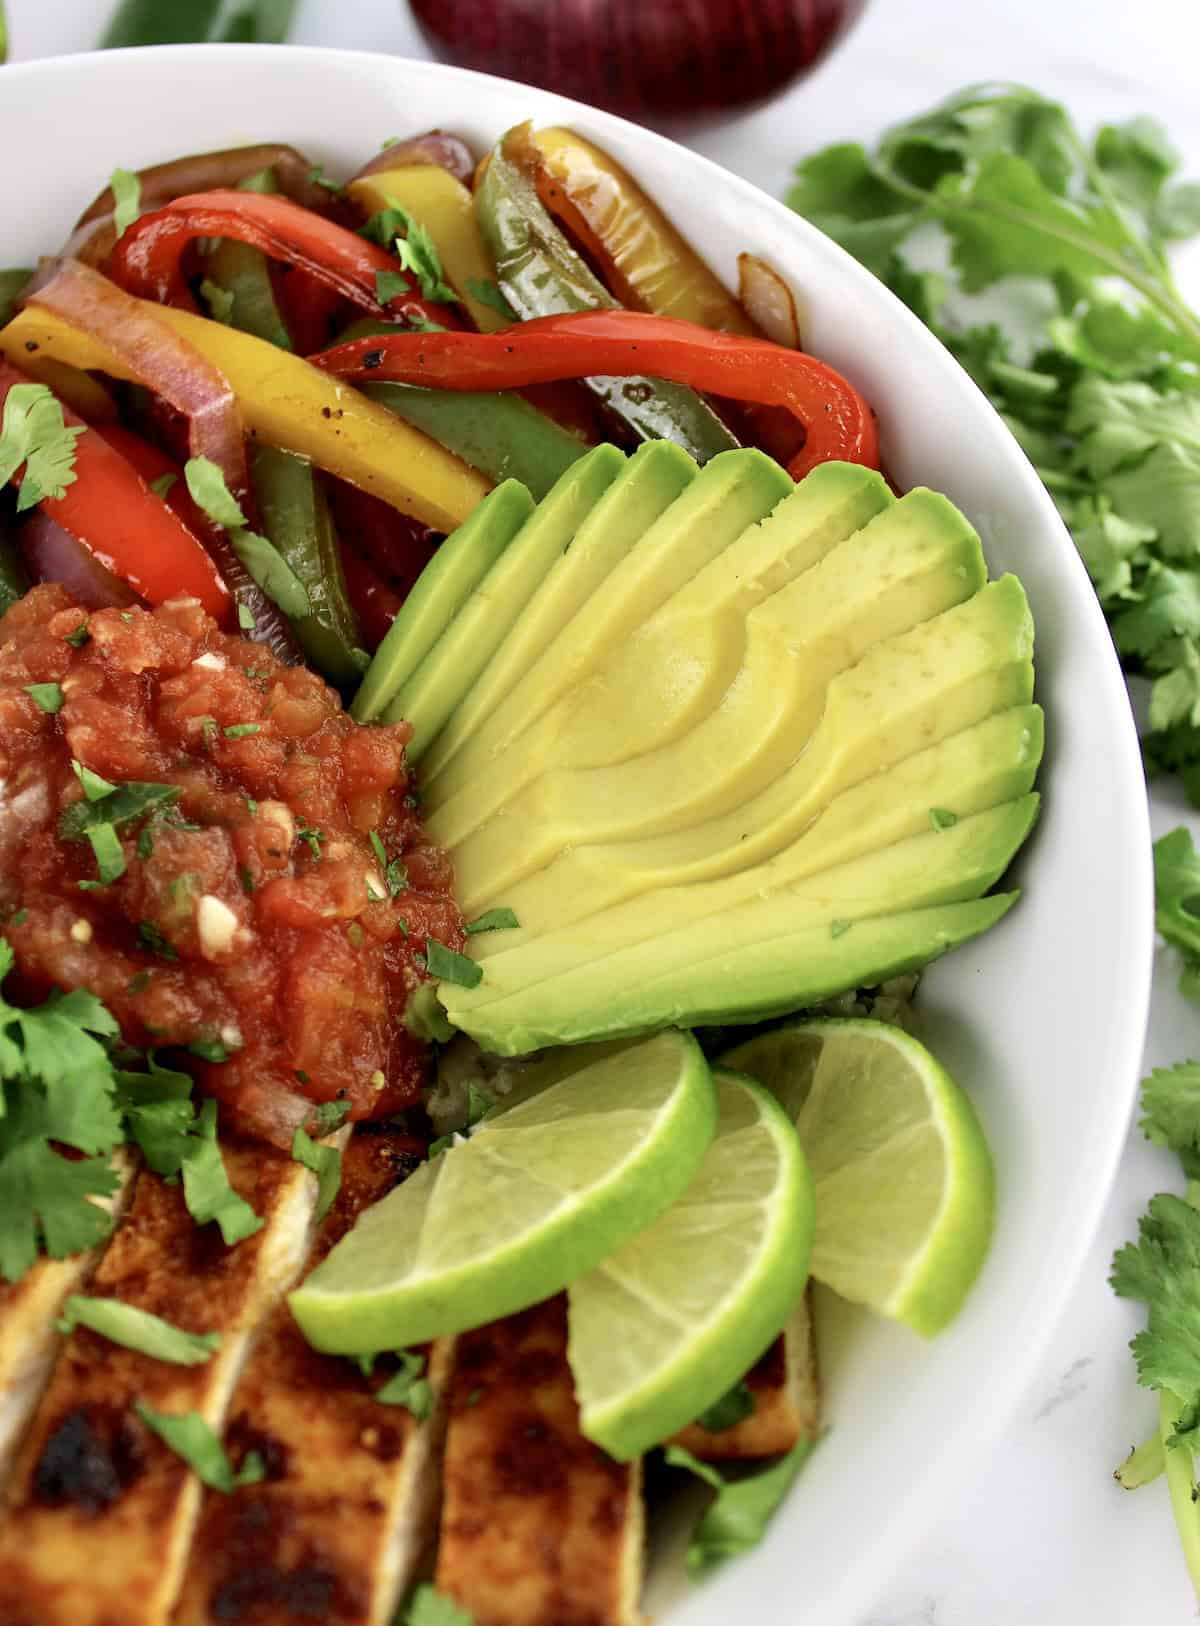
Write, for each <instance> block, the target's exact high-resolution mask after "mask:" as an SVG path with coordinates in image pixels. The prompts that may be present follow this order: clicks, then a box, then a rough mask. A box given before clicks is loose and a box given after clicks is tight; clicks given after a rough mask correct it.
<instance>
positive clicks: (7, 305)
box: [0, 267, 33, 327]
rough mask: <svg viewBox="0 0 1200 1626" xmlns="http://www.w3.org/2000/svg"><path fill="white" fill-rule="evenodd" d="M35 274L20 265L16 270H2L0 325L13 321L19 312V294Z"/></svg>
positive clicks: (0, 281)
mask: <svg viewBox="0 0 1200 1626" xmlns="http://www.w3.org/2000/svg"><path fill="white" fill-rule="evenodd" d="M32 275H33V272H32V271H24V270H22V269H20V267H18V268H17V269H16V270H15V271H0V327H4V326H5V324H6V323H8V322H11V321H12V319H13V317H14V316H15V315H16V314H17V295H18V294H19V293H20V292H21V289H22V288H23V287H24V286H25V284H26V283H27V282H28V281H29V279H30V277H31V276H32Z"/></svg>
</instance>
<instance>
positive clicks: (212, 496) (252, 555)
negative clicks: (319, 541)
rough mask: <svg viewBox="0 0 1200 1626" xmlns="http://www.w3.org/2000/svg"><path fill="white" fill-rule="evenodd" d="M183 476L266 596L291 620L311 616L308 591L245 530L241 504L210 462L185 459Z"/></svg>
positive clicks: (271, 550) (261, 541)
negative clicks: (222, 530)
mask: <svg viewBox="0 0 1200 1626" xmlns="http://www.w3.org/2000/svg"><path fill="white" fill-rule="evenodd" d="M183 477H184V480H185V481H186V483H187V488H188V491H189V492H190V494H191V497H192V501H193V502H194V503H195V504H196V506H197V507H198V508H201V509H203V511H204V513H205V514H206V515H207V516H208V518H209V519H211V520H212V522H213V524H214V525H220V526H221V527H222V528H223V529H224V530H225V531H226V533H227V534H228V536H229V543H230V546H231V547H232V548H233V551H234V552H235V553H236V554H237V556H238V558H239V559H240V560H241V561H242V563H243V564H244V565H245V567H246V569H247V570H248V571H249V573H250V575H251V576H252V577H253V578H254V580H255V581H256V582H257V583H258V585H259V587H261V588H262V590H263V592H264V593H265V594H266V595H267V597H268V598H269V599H271V600H273V601H274V603H276V604H277V605H278V606H279V608H280V609H281V610H282V611H283V613H284V615H286V616H290V617H291V618H292V619H293V620H303V618H304V617H305V616H307V615H311V614H312V602H311V600H310V599H309V596H308V589H307V588H306V587H305V586H304V583H303V582H302V581H301V580H300V578H299V576H297V575H296V572H295V571H294V570H293V569H292V567H291V565H289V564H288V562H287V560H286V559H285V558H284V557H283V555H282V554H281V553H280V552H279V550H278V549H277V548H276V547H275V546H274V545H273V544H272V543H271V542H269V541H268V540H267V538H266V537H265V536H260V535H259V534H258V532H257V531H252V530H250V529H249V528H248V527H247V525H246V516H245V515H244V514H243V513H242V508H241V504H240V503H239V502H238V500H237V498H236V497H235V496H234V495H233V493H232V492H231V491H230V489H229V487H228V486H227V485H226V484H225V476H224V475H223V474H222V473H221V470H220V469H219V468H218V467H217V465H216V464H215V463H214V462H213V461H212V459H211V458H208V457H189V458H188V460H187V462H186V463H185V464H184V466H183Z"/></svg>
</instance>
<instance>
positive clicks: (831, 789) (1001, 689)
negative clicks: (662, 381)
mask: <svg viewBox="0 0 1200 1626" xmlns="http://www.w3.org/2000/svg"><path fill="white" fill-rule="evenodd" d="M1031 649H1032V625H1031V622H1030V618H1029V609H1028V605H1027V603H1026V600H1025V594H1024V592H1023V591H1022V589H1021V585H1020V583H1019V582H1018V581H1017V580H1016V578H1015V577H1004V578H1002V579H1001V580H1000V581H998V582H992V583H990V584H989V585H988V586H987V587H985V588H983V589H982V591H981V592H979V593H976V594H975V595H974V596H973V597H972V598H969V599H968V600H967V601H966V603H964V604H959V605H956V606H955V607H954V608H953V609H950V610H947V611H945V612H944V613H943V614H942V615H940V616H936V617H934V618H933V619H931V620H929V621H925V622H922V623H921V624H920V625H919V626H916V627H913V628H911V629H910V630H909V631H907V632H904V633H900V634H899V635H898V636H896V637H893V638H889V639H886V640H885V641H884V642H882V643H880V644H877V645H875V646H874V647H873V648H872V649H870V650H869V651H868V652H867V653H866V654H865V655H864V656H863V658H862V659H861V660H860V661H859V662H858V663H857V665H855V666H852V667H851V668H850V669H849V670H848V671H845V672H841V673H839V674H838V675H837V677H835V678H834V679H833V681H832V682H831V683H830V684H829V685H828V688H827V691H826V694H825V706H824V711H823V713H822V716H821V721H820V723H819V724H818V726H817V728H816V730H815V731H814V733H813V735H812V737H811V739H810V740H809V741H808V743H807V747H806V748H805V749H804V750H803V752H802V754H801V755H799V756H798V757H797V759H796V760H795V761H794V762H793V763H792V764H791V765H790V766H788V767H786V768H785V770H784V771H783V772H781V773H780V774H779V775H778V777H777V778H776V779H775V780H774V781H773V782H772V783H771V784H769V785H768V786H767V787H766V788H765V789H763V790H762V791H760V792H759V793H758V794H757V795H755V796H752V797H751V798H749V799H748V800H747V801H745V802H744V803H743V804H742V805H741V806H740V807H736V808H734V809H732V810H731V811H726V812H722V813H720V814H718V815H717V816H716V817H715V818H710V819H707V820H705V821H703V822H699V823H691V824H683V825H682V826H681V828H679V829H677V830H673V831H670V832H667V833H664V834H661V835H653V836H649V837H645V838H643V839H641V840H632V841H621V842H602V843H597V844H595V845H594V846H592V847H586V846H580V847H578V848H577V850H576V851H574V852H571V851H567V852H565V853H564V854H563V856H562V857H555V856H554V853H553V852H552V853H551V855H550V857H549V858H547V857H546V856H545V853H546V849H547V843H546V841H545V839H544V835H543V829H542V827H541V826H540V825H539V824H538V823H534V824H533V825H532V826H531V825H530V823H529V820H530V819H531V818H536V817H537V815H536V814H535V813H534V811H533V810H532V809H531V807H530V804H529V803H528V802H524V803H522V804H519V805H520V807H521V813H520V816H517V814H516V812H515V809H514V808H507V807H506V808H502V809H501V810H500V812H498V813H497V814H495V815H494V816H493V817H492V818H490V819H489V820H488V821H487V823H486V824H484V825H483V826H482V827H481V828H480V829H478V830H477V831H475V832H474V833H473V834H471V835H470V836H469V837H468V838H467V839H466V840H464V841H462V842H460V843H453V842H451V843H447V844H448V845H450V846H451V847H452V850H453V856H454V867H455V877H456V882H457V891H458V897H459V901H460V903H461V905H462V907H463V909H464V910H465V911H466V912H467V914H468V915H474V914H478V913H480V912H481V911H482V910H483V909H486V908H489V907H491V906H492V905H493V904H505V905H508V906H509V907H511V908H514V909H516V908H517V905H516V904H515V903H513V902H512V895H513V894H514V889H515V888H516V887H517V884H518V883H519V882H522V881H524V880H525V878H526V877H533V876H534V875H536V874H537V872H538V871H539V870H541V869H543V868H545V869H546V873H547V874H550V873H551V871H552V870H558V869H559V867H560V865H561V866H562V869H563V870H564V871H566V872H567V873H560V874H558V875H557V876H556V877H555V881H554V884H555V885H556V886H558V887H561V888H562V889H563V890H561V891H560V893H559V896H560V897H561V899H562V903H563V907H564V908H565V909H566V910H569V911H571V914H570V917H569V918H573V919H581V918H583V917H584V916H586V915H590V914H593V913H595V912H596V911H597V910H598V909H600V908H603V907H605V906H606V905H607V904H610V903H615V902H617V901H619V900H620V899H621V898H623V897H629V896H631V895H632V894H633V893H635V892H640V891H645V890H648V889H649V888H651V887H655V886H667V885H674V884H680V883H683V882H686V881H696V880H702V879H707V878H711V877H713V876H715V875H723V874H728V873H729V872H730V871H731V870H737V869H742V868H745V867H746V866H748V865H750V864H754V863H757V862H759V861H760V860H761V859H763V858H766V857H769V856H770V855H771V854H772V853H775V852H778V851H780V850H781V849H782V848H783V847H785V846H786V845H788V844H789V843H790V842H792V841H793V840H795V838H796V836H797V835H798V834H799V832H800V831H801V830H803V829H804V828H805V827H806V826H807V825H808V824H809V823H810V822H811V821H812V820H813V819H814V818H815V817H816V816H817V815H818V814H819V813H820V812H821V810H822V809H823V808H824V807H826V806H827V805H828V804H829V802H830V801H831V800H832V799H833V797H834V796H835V795H837V794H838V793H839V792H840V791H841V790H844V789H846V788H847V787H848V786H850V785H854V784H857V783H858V782H859V781H860V780H862V779H865V778H867V777H868V776H869V775H871V774H874V773H878V772H879V771H880V770H881V769H882V768H885V767H890V766H892V765H894V764H895V763H897V762H900V761H903V759H904V758H905V757H907V756H911V755H912V754H913V753H914V752H915V751H918V750H920V749H921V748H922V747H924V746H926V745H929V744H932V743H935V742H936V741H937V740H939V739H943V738H945V737H947V736H948V735H949V734H952V733H957V732H958V731H959V730H960V729H962V728H966V727H969V726H970V725H971V724H972V723H975V722H978V721H979V720H980V719H981V718H983V717H986V716H988V715H990V713H991V712H993V711H997V710H1002V709H1005V708H1007V707H1009V706H1015V705H1023V704H1025V703H1026V702H1027V701H1028V700H1029V699H1030V697H1031V694H1032V689H1033V667H1032V662H1031V659H1030V655H1031ZM797 743H798V747H799V746H801V745H804V743H805V742H804V741H803V740H801V741H799V742H797ZM558 828H559V829H561V826H559V827H558ZM435 839H440V840H444V838H443V837H441V836H435ZM539 860H540V861H539ZM551 860H553V862H552V863H551ZM517 918H518V919H522V918H523V917H522V915H521V913H520V911H519V910H518V911H517Z"/></svg>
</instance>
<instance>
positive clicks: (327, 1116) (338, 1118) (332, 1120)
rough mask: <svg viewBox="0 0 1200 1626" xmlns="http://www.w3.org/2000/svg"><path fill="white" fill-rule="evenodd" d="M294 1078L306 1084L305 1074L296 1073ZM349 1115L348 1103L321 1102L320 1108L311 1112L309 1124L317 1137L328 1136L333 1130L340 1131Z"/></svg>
mask: <svg viewBox="0 0 1200 1626" xmlns="http://www.w3.org/2000/svg"><path fill="white" fill-rule="evenodd" d="M296 1077H297V1078H298V1079H299V1080H300V1082H301V1083H302V1084H307V1083H308V1075H307V1074H306V1073H297V1074H296ZM349 1115H350V1103H349V1101H322V1102H321V1104H320V1106H316V1107H314V1108H313V1110H312V1117H311V1118H310V1119H309V1123H310V1124H311V1125H312V1127H313V1128H314V1129H315V1130H316V1132H317V1134H318V1135H328V1134H329V1132H330V1131H331V1130H333V1129H340V1128H341V1127H342V1125H343V1124H344V1123H345V1121H346V1119H347V1118H348V1117H349Z"/></svg>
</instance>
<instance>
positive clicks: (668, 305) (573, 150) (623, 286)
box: [530, 129, 759, 337]
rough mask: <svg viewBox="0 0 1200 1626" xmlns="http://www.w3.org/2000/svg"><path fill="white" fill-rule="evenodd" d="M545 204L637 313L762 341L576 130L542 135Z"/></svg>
mask: <svg viewBox="0 0 1200 1626" xmlns="http://www.w3.org/2000/svg"><path fill="white" fill-rule="evenodd" d="M530 140H531V148H530V157H531V159H532V160H533V162H534V164H535V166H536V182H537V190H538V196H539V197H540V198H541V200H542V202H543V203H544V204H545V205H546V208H547V209H548V210H549V212H550V214H551V215H552V216H553V217H554V218H555V219H556V220H557V221H559V222H560V224H562V225H564V226H566V227H567V229H568V231H570V232H571V233H572V235H573V236H574V237H575V240H576V241H577V242H579V243H581V244H582V245H583V247H584V248H585V249H586V250H587V251H588V253H589V254H590V255H591V257H592V261H593V263H594V264H598V265H599V266H600V267H601V268H602V270H603V273H604V280H605V281H606V282H607V284H608V288H609V292H610V293H612V294H615V295H616V297H617V299H618V300H620V302H621V304H622V305H628V306H629V307H630V308H631V309H632V310H644V311H653V312H654V313H655V314H656V315H657V316H678V317H679V318H680V319H681V320H683V321H685V322H696V323H698V324H699V325H700V326H701V327H712V328H718V329H719V330H720V331H721V332H723V333H744V334H746V335H747V336H754V337H758V336H759V335H758V329H757V328H756V327H755V326H754V323H753V322H751V320H750V318H749V317H748V316H747V315H746V313H745V312H744V311H743V310H742V307H741V306H740V305H739V304H738V302H737V300H736V299H735V298H734V297H733V295H732V294H731V293H730V292H729V290H728V289H727V288H726V287H725V286H724V284H723V283H721V282H720V281H719V280H718V278H717V277H715V276H714V275H713V273H712V272H711V271H710V270H709V269H708V266H707V265H705V263H704V261H703V260H702V259H701V258H700V256H699V255H698V254H697V253H696V252H695V250H694V249H692V248H691V247H690V246H689V245H688V243H687V242H686V241H685V240H684V238H683V237H682V236H681V235H680V234H679V232H677V231H676V230H675V227H674V226H672V224H671V223H670V221H669V220H668V219H667V217H666V215H664V214H663V212H662V210H661V209H660V208H659V207H658V205H657V204H656V203H654V202H653V201H652V200H651V199H650V198H648V197H647V196H646V194H645V192H643V191H642V189H641V187H640V186H638V184H637V182H636V181H635V180H634V179H633V178H632V176H630V175H629V174H627V173H626V171H625V170H623V169H622V168H621V166H620V165H619V164H618V163H617V162H616V161H615V160H614V159H612V158H610V157H609V156H608V154H607V153H606V152H602V151H601V149H600V148H599V147H595V146H593V145H592V143H591V142H590V141H585V140H584V138H583V137H582V136H580V135H576V134H575V132H574V131H573V130H564V129H550V130H538V131H536V132H535V133H534V134H533V135H532V137H531V138H530Z"/></svg>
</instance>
